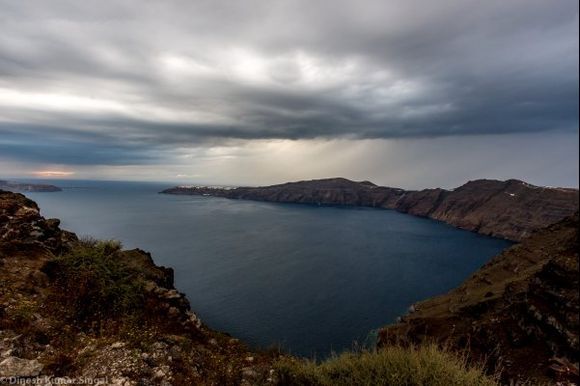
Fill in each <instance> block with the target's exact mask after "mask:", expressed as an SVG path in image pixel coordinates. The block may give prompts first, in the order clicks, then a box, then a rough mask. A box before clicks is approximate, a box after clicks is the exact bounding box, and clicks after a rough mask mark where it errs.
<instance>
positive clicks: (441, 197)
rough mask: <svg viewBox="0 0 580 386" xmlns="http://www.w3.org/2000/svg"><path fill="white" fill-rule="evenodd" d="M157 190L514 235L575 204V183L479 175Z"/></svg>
mask: <svg viewBox="0 0 580 386" xmlns="http://www.w3.org/2000/svg"><path fill="white" fill-rule="evenodd" d="M161 193H167V194H192V195H204V196H216V197H225V198H232V199H246V200H257V201H270V202H285V203H301V204H314V205H352V206H368V207H377V208H386V209H394V210H397V211H400V212H403V213H409V214H412V215H416V216H422V217H429V218H433V219H436V220H440V221H443V222H446V223H448V224H451V225H454V226H457V227H458V228H462V229H467V230H470V231H474V232H478V233H481V234H485V235H490V236H495V237H500V238H505V239H509V240H513V241H521V240H523V239H524V238H526V237H527V236H529V235H530V234H531V233H533V232H534V231H535V230H537V229H541V228H544V227H546V226H548V225H550V224H553V223H555V222H557V221H560V220H562V219H563V218H565V217H566V216H571V215H572V214H574V213H575V212H576V211H577V210H578V205H579V197H578V190H576V189H562V188H546V187H538V186H533V185H530V184H527V183H525V182H522V181H518V180H508V181H496V180H477V181H470V182H468V183H467V184H465V185H463V186H460V187H459V188H457V189H454V190H445V189H425V190H421V191H405V190H403V189H397V188H389V187H381V186H377V185H375V184H373V183H370V182H368V181H364V182H354V181H350V180H347V179H344V178H332V179H325V180H313V181H300V182H293V183H286V184H281V185H272V186H266V187H257V188H249V187H240V188H235V189H223V188H215V187H175V188H171V189H167V190H164V191H163V192H161Z"/></svg>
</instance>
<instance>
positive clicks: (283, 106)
mask: <svg viewBox="0 0 580 386" xmlns="http://www.w3.org/2000/svg"><path fill="white" fill-rule="evenodd" d="M578 153H579V150H578V1H577V0H543V1H535V0H521V1H516V0H501V1H499V0H498V1H493V0H486V1H466V0H463V1H450V0H439V1H409V0H405V1H394V0H390V1H386V0H382V1H370V0H364V1H363V0H351V1H345V0H342V1H336V0H334V1H313V0H304V1H297V0H293V1H273V0H262V1H251V0H244V1H216V0H207V1H162V2H161V1H160V2H156V1H143V0H128V1H98V2H92V1H56V0H51V1H14V0H0V178H1V177H3V176H6V177H25V178H26V177H33V176H54V177H59V178H62V177H65V178H94V179H135V180H162V181H176V182H183V183H195V182H210V183H223V184H249V185H255V184H268V183H275V182H283V181H286V180H296V179H307V178H318V177H330V176H344V177H348V178H352V179H360V180H362V179H370V180H373V181H374V182H376V183H379V184H384V185H391V186H401V187H406V188H419V187H429V186H444V187H451V186H456V185H459V184H461V183H463V182H465V181H467V180H469V179H474V178H483V177H488V178H501V179H505V178H520V179H525V180H528V181H529V182H531V183H535V184H539V185H558V186H578Z"/></svg>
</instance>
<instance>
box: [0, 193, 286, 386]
mask: <svg viewBox="0 0 580 386" xmlns="http://www.w3.org/2000/svg"><path fill="white" fill-rule="evenodd" d="M0 283H1V285H0V355H1V356H0V378H6V377H19V378H31V377H37V376H40V377H41V378H42V377H44V376H49V377H68V378H67V379H73V380H76V381H75V382H77V383H79V382H81V383H82V382H84V383H87V382H89V380H93V381H102V382H106V383H105V384H118V385H206V384H207V385H222V384H246V385H247V384H256V383H258V384H268V383H271V380H272V373H271V371H272V364H273V362H274V361H275V360H276V359H277V357H278V354H277V353H262V352H252V351H250V350H249V349H248V348H247V347H245V346H244V345H243V344H241V343H240V342H239V341H238V340H237V339H233V338H231V337H230V336H228V335H227V334H222V333H218V332H215V331H213V330H211V329H209V328H208V327H207V326H205V325H204V324H203V323H202V321H201V320H200V319H199V317H198V316H197V315H196V314H195V313H194V312H192V310H191V309H190V305H189V302H188V300H187V299H186V297H185V296H184V294H182V293H180V292H178V291H177V290H176V289H175V288H174V286H173V270H172V269H169V268H164V267H158V266H156V265H155V264H154V262H153V260H152V258H151V256H150V255H149V254H148V253H146V252H144V251H141V250H139V249H135V250H129V251H126V250H122V249H120V246H119V245H118V244H116V243H114V242H98V241H92V240H78V238H77V237H76V236H75V235H74V234H72V233H70V232H66V231H63V230H61V229H60V228H59V222H58V220H47V219H44V218H43V217H42V216H41V215H40V211H39V209H38V207H37V206H36V204H35V203H34V202H33V201H31V200H29V199H27V198H26V197H24V196H23V195H21V194H18V193H9V192H3V191H0ZM250 357H251V358H252V360H251V361H249V360H247V358H250ZM69 383H70V382H69Z"/></svg>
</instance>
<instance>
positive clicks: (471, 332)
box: [379, 213, 580, 384]
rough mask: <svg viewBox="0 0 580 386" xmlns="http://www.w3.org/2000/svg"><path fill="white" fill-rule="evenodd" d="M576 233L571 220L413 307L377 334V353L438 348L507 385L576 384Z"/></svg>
mask: <svg viewBox="0 0 580 386" xmlns="http://www.w3.org/2000/svg"><path fill="white" fill-rule="evenodd" d="M578 226H579V222H578V213H576V214H575V215H574V216H572V217H570V218H567V219H565V220H563V221H561V222H559V223H557V224H555V225H552V226H550V227H548V228H546V229H544V230H542V231H539V232H537V233H536V234H535V235H533V236H532V237H530V238H529V239H527V240H525V241H524V242H522V243H521V244H519V245H515V246H513V247H512V248H510V249H508V250H506V251H505V252H504V253H502V254H500V255H498V256H496V257H495V258H493V259H492V260H491V261H490V262H489V263H487V264H486V265H484V266H483V267H482V268H481V269H480V270H479V271H477V272H476V273H475V274H474V275H473V276H471V277H470V278H469V279H468V280H467V281H466V282H464V283H463V284H462V285H461V286H460V287H458V288H457V289H454V290H453V291H451V292H449V293H448V294H446V295H443V296H439V297H436V298H433V299H430V300H427V301H424V302H421V303H418V304H416V305H414V306H413V307H411V309H410V311H412V313H410V314H409V315H406V316H404V317H403V318H402V320H401V322H400V323H398V324H396V325H393V326H389V327H386V328H384V329H383V330H382V331H381V332H380V339H379V345H383V346H384V345H389V344H391V343H393V342H398V343H401V342H403V343H423V342H427V341H432V340H435V341H438V342H441V343H445V344H448V345H451V346H452V347H455V348H458V349H468V350H469V351H470V352H471V354H472V355H473V356H474V357H475V358H480V359H485V360H487V362H488V365H489V366H490V367H491V368H493V367H494V366H499V367H500V368H502V369H503V375H504V379H505V380H506V382H509V381H514V380H524V379H530V378H531V380H532V384H538V383H542V382H555V381H562V382H575V383H578V381H579V378H578V361H579V359H580V358H579V340H578V339H579V337H578V334H579V329H580V324H579V316H578V312H579V299H578V296H579V284H578V278H579V273H580V272H579V267H578ZM565 384H568V383H565Z"/></svg>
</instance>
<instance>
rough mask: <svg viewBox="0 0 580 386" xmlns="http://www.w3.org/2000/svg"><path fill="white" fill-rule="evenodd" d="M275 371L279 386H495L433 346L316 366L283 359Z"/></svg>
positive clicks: (476, 369) (390, 349) (462, 359)
mask: <svg viewBox="0 0 580 386" xmlns="http://www.w3.org/2000/svg"><path fill="white" fill-rule="evenodd" d="M277 370H278V373H279V376H280V383H281V384H282V385H320V386H326V385H328V386H342V385H344V386H350V385H361V386H362V385H368V386H371V385H372V386H375V385H392V386H399V385H408V386H410V385H424V386H452V385H456V386H463V385H465V386H495V385H498V382H497V380H496V379H495V378H493V377H489V376H487V375H485V373H484V371H483V369H482V368H481V367H478V366H475V365H469V364H468V361H467V359H466V357H462V356H458V355H457V354H454V353H451V352H449V351H447V350H444V349H440V348H438V347H437V346H435V345H426V346H420V347H415V348H404V347H400V346H389V347H386V348H384V349H381V350H379V351H373V352H371V351H364V352H361V353H343V354H341V355H338V356H334V357H332V358H330V359H327V360H326V361H324V362H322V363H319V364H317V363H315V362H314V361H309V360H296V359H288V358H285V359H283V360H281V361H279V362H278V364H277Z"/></svg>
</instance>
